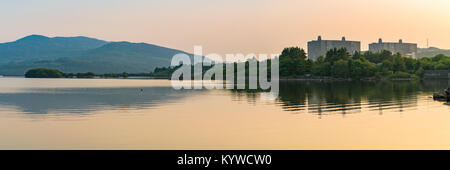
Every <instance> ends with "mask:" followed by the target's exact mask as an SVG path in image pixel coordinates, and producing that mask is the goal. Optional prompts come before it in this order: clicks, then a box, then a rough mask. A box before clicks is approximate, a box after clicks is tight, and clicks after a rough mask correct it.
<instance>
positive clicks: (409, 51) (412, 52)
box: [369, 38, 417, 58]
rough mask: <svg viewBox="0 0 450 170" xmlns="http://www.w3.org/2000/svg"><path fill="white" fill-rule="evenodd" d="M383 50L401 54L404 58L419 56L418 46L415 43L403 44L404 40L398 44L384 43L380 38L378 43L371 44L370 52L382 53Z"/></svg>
mask: <svg viewBox="0 0 450 170" xmlns="http://www.w3.org/2000/svg"><path fill="white" fill-rule="evenodd" d="M383 50H387V51H390V52H392V53H394V54H395V53H400V54H402V55H403V56H411V57H412V58H416V54H417V44H414V43H403V42H402V40H400V41H398V43H397V42H383V40H382V39H381V38H380V39H379V40H378V43H372V44H369V51H371V52H380V51H383Z"/></svg>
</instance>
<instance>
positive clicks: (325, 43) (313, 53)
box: [308, 36, 361, 60]
mask: <svg viewBox="0 0 450 170" xmlns="http://www.w3.org/2000/svg"><path fill="white" fill-rule="evenodd" d="M333 48H337V49H339V48H346V49H347V51H348V52H349V53H350V54H353V53H355V52H360V51H361V42H359V41H346V40H345V37H342V40H322V37H321V36H319V37H318V38H317V40H313V41H309V42H308V58H309V59H312V60H315V59H317V58H319V57H320V56H325V55H326V54H327V51H328V50H330V49H333Z"/></svg>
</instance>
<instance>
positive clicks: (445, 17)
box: [0, 0, 450, 54]
mask: <svg viewBox="0 0 450 170" xmlns="http://www.w3.org/2000/svg"><path fill="white" fill-rule="evenodd" d="M0 9H1V10H0V15H1V16H2V17H1V18H0V23H2V24H1V26H0V35H1V36H0V42H7V41H13V40H16V39H18V38H20V37H23V36H26V35H29V34H41V35H46V36H75V35H83V36H89V37H95V38H99V39H104V40H109V41H132V42H146V43H152V44H157V45H163V46H167V47H171V48H176V49H181V50H185V51H188V52H192V51H193V46H194V45H203V49H204V53H213V52H214V53H222V54H225V53H238V52H240V53H279V52H280V51H281V50H282V49H283V48H284V47H288V46H300V47H303V48H306V43H307V41H309V40H312V39H316V38H317V35H322V37H323V39H340V38H341V37H342V36H344V35H345V36H346V38H347V40H360V41H361V42H362V49H363V50H365V49H367V48H368V47H367V44H369V43H372V42H376V41H377V40H378V38H383V41H398V39H400V38H402V39H403V41H404V42H416V43H418V45H419V47H426V39H427V38H428V39H429V40H430V46H437V47H440V48H450V10H449V9H450V1H448V0H146V1H144V0H76V1H75V0H70V1H58V0H41V1H37V0H4V1H1V2H0Z"/></svg>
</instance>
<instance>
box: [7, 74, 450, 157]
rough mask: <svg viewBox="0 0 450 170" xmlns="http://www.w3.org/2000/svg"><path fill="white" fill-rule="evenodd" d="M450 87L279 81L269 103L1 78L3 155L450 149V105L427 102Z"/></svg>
mask: <svg viewBox="0 0 450 170" xmlns="http://www.w3.org/2000/svg"><path fill="white" fill-rule="evenodd" d="M448 85H449V81H448V80H443V81H428V80H427V81H395V82H390V81H378V82H334V83H319V82H299V81H282V82H280V93H279V97H278V98H277V99H276V100H265V99H263V98H261V92H258V91H246V90H174V89H173V88H172V87H171V86H170V81H168V80H137V79H134V80H133V79H26V78H20V77H17V78H13V77H3V78H0V149H450V105H449V104H447V103H445V102H439V101H434V100H433V99H432V98H431V95H432V93H433V92H436V91H439V90H442V89H444V88H446V87H447V86H448ZM141 89H142V90H141Z"/></svg>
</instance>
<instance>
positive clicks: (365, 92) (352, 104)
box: [232, 80, 448, 115]
mask: <svg viewBox="0 0 450 170" xmlns="http://www.w3.org/2000/svg"><path fill="white" fill-rule="evenodd" d="M446 86H448V84H447V80H444V81H374V82H363V81H355V82H325V83H321V82H302V81H282V82H280V93H279V97H278V102H279V103H281V106H282V108H283V109H284V110H286V111H295V112H304V111H307V112H310V113H314V114H319V115H322V114H335V113H341V114H348V113H357V112H361V110H362V109H368V110H373V111H376V110H378V111H379V112H380V113H382V111H383V110H389V109H393V110H394V111H400V112H401V111H404V110H406V109H409V108H414V107H415V106H416V105H417V95H418V94H419V93H421V92H432V91H436V89H443V88H445V87H446ZM232 91H233V93H235V95H241V96H242V95H244V96H246V97H249V98H252V99H251V101H253V102H254V101H255V100H257V99H256V97H257V96H258V95H257V94H259V93H260V92H261V91H262V90H232Z"/></svg>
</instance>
